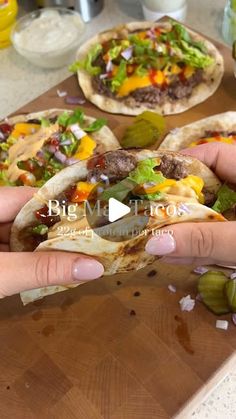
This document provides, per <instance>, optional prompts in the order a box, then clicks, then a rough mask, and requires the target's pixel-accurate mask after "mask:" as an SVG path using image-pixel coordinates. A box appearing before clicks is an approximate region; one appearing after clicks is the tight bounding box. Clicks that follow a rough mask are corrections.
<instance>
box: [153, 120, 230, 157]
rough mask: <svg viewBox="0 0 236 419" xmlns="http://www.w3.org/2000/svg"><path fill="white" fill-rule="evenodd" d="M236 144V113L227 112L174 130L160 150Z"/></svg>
mask: <svg viewBox="0 0 236 419" xmlns="http://www.w3.org/2000/svg"><path fill="white" fill-rule="evenodd" d="M215 142H220V143H227V144H234V145H235V144H236V112H225V113H221V114H218V115H214V116H209V117H208V118H204V119H200V120H199V121H196V122H193V123H192V124H189V125H185V126H184V127H181V128H175V129H174V130H172V131H171V132H170V133H169V134H168V135H167V136H166V137H165V139H164V141H163V142H162V143H161V145H160V147H159V149H160V150H165V149H167V150H173V151H179V150H182V149H183V148H188V147H195V146H197V145H201V144H208V143H215Z"/></svg>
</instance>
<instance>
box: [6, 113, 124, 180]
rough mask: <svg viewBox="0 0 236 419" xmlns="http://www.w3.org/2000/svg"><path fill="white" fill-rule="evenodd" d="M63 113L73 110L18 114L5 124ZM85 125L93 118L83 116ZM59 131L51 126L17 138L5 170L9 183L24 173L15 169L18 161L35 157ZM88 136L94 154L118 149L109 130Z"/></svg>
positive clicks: (10, 151)
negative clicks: (91, 141) (90, 138)
mask: <svg viewBox="0 0 236 419" xmlns="http://www.w3.org/2000/svg"><path fill="white" fill-rule="evenodd" d="M63 112H68V113H69V114H70V113H71V114H72V113H73V110H69V109H59V108H55V109H47V110H44V111H40V112H33V113H27V114H20V115H15V116H12V117H9V118H8V119H7V122H8V123H9V124H10V125H14V124H16V123H19V122H27V121H31V120H32V121H34V120H40V118H45V119H53V118H56V117H57V116H59V115H60V114H62V113H63ZM84 121H85V124H86V125H87V124H88V125H89V124H91V123H92V122H94V121H95V118H93V117H91V116H87V115H86V114H85V116H84ZM58 129H59V126H58V124H56V123H55V124H53V123H52V125H51V126H50V127H45V128H41V129H40V130H39V131H37V132H36V133H34V134H32V135H28V136H26V137H24V138H19V139H18V140H17V142H16V143H15V144H14V145H13V146H11V147H10V149H9V161H10V164H9V167H8V169H7V177H8V179H9V180H10V181H11V182H15V181H16V180H17V179H18V177H19V176H20V175H21V174H23V173H24V170H21V169H19V168H18V167H17V163H18V162H19V161H20V160H27V159H29V158H33V157H35V156H36V154H37V152H38V151H39V150H40V149H41V148H42V147H43V145H44V144H45V142H46V141H47V140H48V139H49V138H50V136H51V135H52V134H54V133H55V132H57V131H58ZM90 136H91V137H92V138H93V140H95V142H96V149H95V154H101V153H105V152H106V151H110V150H115V149H117V148H119V147H120V145H119V142H118V140H117V139H116V137H115V135H114V134H113V133H112V131H111V130H110V128H108V127H107V126H103V127H102V128H101V129H100V130H98V131H95V132H92V133H90Z"/></svg>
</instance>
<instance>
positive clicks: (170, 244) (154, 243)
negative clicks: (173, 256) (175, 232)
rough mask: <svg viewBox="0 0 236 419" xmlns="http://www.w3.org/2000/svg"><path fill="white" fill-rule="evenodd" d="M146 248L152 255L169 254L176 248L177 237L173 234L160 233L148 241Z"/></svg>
mask: <svg viewBox="0 0 236 419" xmlns="http://www.w3.org/2000/svg"><path fill="white" fill-rule="evenodd" d="M145 250H146V252H147V253H149V254H150V255H158V256H163V255H167V254H169V253H172V252H173V251H174V250H175V239H174V237H173V236H172V235H171V234H168V233H165V234H160V235H159V236H156V237H152V238H151V239H150V240H149V241H148V242H147V244H146V248H145Z"/></svg>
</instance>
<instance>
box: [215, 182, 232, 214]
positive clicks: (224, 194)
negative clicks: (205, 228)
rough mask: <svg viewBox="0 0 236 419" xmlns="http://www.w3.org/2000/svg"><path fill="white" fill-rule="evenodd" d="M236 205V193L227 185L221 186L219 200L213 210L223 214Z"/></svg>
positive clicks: (218, 194)
mask: <svg viewBox="0 0 236 419" xmlns="http://www.w3.org/2000/svg"><path fill="white" fill-rule="evenodd" d="M235 204H236V192H235V191H233V189H231V188H229V186H227V185H223V186H221V188H220V189H219V191H218V193H217V200H216V202H215V203H214V205H213V207H212V209H213V210H215V211H217V212H220V213H223V212H225V211H226V210H228V209H231V208H232V207H233V206H234V205H235Z"/></svg>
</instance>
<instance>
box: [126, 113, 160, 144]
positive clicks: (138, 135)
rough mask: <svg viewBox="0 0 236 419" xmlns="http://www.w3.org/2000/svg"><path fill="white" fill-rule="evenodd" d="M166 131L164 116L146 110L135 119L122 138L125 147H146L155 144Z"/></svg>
mask: <svg viewBox="0 0 236 419" xmlns="http://www.w3.org/2000/svg"><path fill="white" fill-rule="evenodd" d="M164 131H165V120H164V118H163V116H161V115H158V114H157V113H155V112H151V111H145V112H143V113H142V114H140V115H138V116H137V117H136V118H135V119H134V123H133V124H132V125H130V126H129V127H128V128H127V130H126V131H125V134H124V136H123V138H122V140H121V142H120V143H121V145H122V147H123V148H131V147H134V148H145V147H149V146H151V145H153V144H155V143H156V142H157V141H158V140H159V139H160V138H161V135H162V134H163V132H164Z"/></svg>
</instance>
